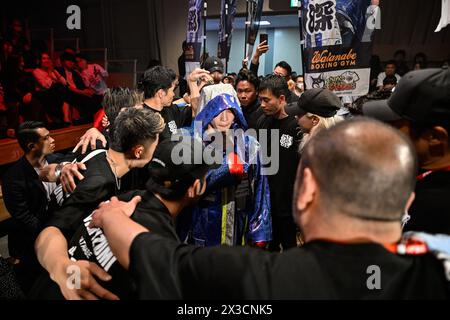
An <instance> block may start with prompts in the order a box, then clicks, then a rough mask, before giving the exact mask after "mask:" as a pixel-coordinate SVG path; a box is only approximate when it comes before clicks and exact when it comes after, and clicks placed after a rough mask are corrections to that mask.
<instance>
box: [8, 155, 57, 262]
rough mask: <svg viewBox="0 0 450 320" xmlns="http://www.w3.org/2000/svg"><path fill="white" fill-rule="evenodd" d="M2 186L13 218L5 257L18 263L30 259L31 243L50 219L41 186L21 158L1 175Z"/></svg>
mask: <svg viewBox="0 0 450 320" xmlns="http://www.w3.org/2000/svg"><path fill="white" fill-rule="evenodd" d="M59 158H60V157H59V155H49V156H48V157H47V158H46V159H47V162H48V163H55V162H56V161H57V160H59ZM2 185H3V199H4V202H5V206H6V209H8V212H9V213H10V214H11V216H12V218H13V226H12V227H11V229H10V230H9V233H8V248H9V253H10V255H11V256H12V257H15V258H18V259H20V260H22V261H27V260H28V259H30V258H31V259H33V258H34V257H35V254H34V241H35V240H36V237H37V235H38V234H39V232H40V231H41V229H42V227H43V226H44V223H45V222H46V221H47V220H48V218H49V215H50V212H48V210H47V206H48V200H47V194H46V191H45V189H44V185H43V184H42V182H41V181H40V180H39V176H38V174H37V173H36V171H35V170H34V168H33V167H32V166H31V164H30V163H29V162H28V160H27V159H26V158H25V156H24V157H22V158H21V159H20V160H19V161H17V162H16V163H15V164H14V165H13V166H12V167H11V168H9V170H8V171H7V172H6V173H5V174H4V175H3V179H2Z"/></svg>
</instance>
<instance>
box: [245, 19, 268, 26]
mask: <svg viewBox="0 0 450 320" xmlns="http://www.w3.org/2000/svg"><path fill="white" fill-rule="evenodd" d="M245 24H246V25H248V26H249V25H250V21H245ZM259 25H260V26H270V21H266V20H264V21H260V22H259Z"/></svg>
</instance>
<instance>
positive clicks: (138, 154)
mask: <svg viewBox="0 0 450 320" xmlns="http://www.w3.org/2000/svg"><path fill="white" fill-rule="evenodd" d="M144 151H145V150H144V146H143V145H138V146H136V147H134V150H133V155H134V157H135V158H136V159H140V158H142V155H143V154H144Z"/></svg>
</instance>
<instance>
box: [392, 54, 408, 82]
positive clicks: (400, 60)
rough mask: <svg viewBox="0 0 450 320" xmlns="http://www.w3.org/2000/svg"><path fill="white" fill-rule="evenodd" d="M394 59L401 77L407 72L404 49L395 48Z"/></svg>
mask: <svg viewBox="0 0 450 320" xmlns="http://www.w3.org/2000/svg"><path fill="white" fill-rule="evenodd" d="M394 60H395V63H396V65H397V73H398V75H399V76H401V77H403V76H404V75H405V74H407V73H408V72H409V67H408V64H407V63H406V61H405V60H406V52H405V50H397V51H396V52H395V54H394Z"/></svg>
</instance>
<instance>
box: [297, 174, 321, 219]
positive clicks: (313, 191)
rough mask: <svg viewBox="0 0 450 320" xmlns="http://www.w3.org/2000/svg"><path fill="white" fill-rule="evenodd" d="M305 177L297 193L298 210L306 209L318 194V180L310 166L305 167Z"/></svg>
mask: <svg viewBox="0 0 450 320" xmlns="http://www.w3.org/2000/svg"><path fill="white" fill-rule="evenodd" d="M302 177H303V179H302V182H301V185H300V186H299V189H298V191H297V192H298V194H297V203H296V208H297V211H299V212H302V211H305V210H306V209H307V208H308V207H309V206H310V205H311V203H312V202H313V201H314V199H315V197H316V195H317V182H316V180H315V179H314V176H313V174H312V171H311V169H310V168H305V169H303V175H302Z"/></svg>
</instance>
